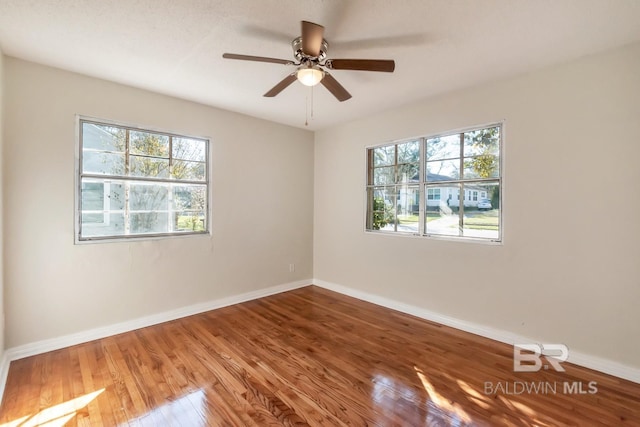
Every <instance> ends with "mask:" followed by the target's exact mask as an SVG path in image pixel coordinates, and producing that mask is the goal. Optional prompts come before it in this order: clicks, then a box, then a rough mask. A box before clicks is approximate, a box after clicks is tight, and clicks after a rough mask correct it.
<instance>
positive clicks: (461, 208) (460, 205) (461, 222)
mask: <svg viewBox="0 0 640 427" xmlns="http://www.w3.org/2000/svg"><path fill="white" fill-rule="evenodd" d="M459 168H460V180H461V181H463V180H464V132H463V133H461V134H460V166H459ZM460 193H461V195H462V200H461V201H460V202H459V203H458V236H463V235H464V233H463V231H462V230H463V229H464V200H465V190H464V181H463V182H461V183H460Z"/></svg>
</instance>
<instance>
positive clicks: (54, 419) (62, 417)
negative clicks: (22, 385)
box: [0, 388, 104, 427]
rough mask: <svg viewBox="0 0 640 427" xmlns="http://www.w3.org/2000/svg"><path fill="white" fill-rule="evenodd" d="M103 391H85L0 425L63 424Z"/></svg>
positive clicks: (32, 426)
mask: <svg viewBox="0 0 640 427" xmlns="http://www.w3.org/2000/svg"><path fill="white" fill-rule="evenodd" d="M103 391H104V388H102V389H100V390H97V391H94V392H92V393H87V394H85V395H82V396H79V397H76V398H75V399H71V400H67V401H66V402H63V403H60V404H58V405H54V406H51V407H49V408H46V409H43V410H41V411H40V412H38V413H37V414H35V415H34V416H30V415H27V416H26V417H22V418H19V419H17V420H13V421H10V422H8V423H5V424H0V427H35V426H46V427H57V426H63V425H65V424H66V423H67V422H68V421H69V420H70V419H71V418H73V417H74V416H75V415H76V412H77V411H78V410H80V409H82V408H84V407H85V406H87V405H88V404H89V403H91V401H92V400H93V399H95V398H96V397H98V395H100V393H102V392H103Z"/></svg>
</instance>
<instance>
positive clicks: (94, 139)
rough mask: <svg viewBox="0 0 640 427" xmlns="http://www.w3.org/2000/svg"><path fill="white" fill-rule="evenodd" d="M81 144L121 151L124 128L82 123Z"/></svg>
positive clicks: (99, 148)
mask: <svg viewBox="0 0 640 427" xmlns="http://www.w3.org/2000/svg"><path fill="white" fill-rule="evenodd" d="M82 146H83V147H84V148H91V149H94V150H100V151H121V152H123V151H124V149H125V130H124V129H121V128H118V127H115V126H107V125H97V124H94V123H83V124H82Z"/></svg>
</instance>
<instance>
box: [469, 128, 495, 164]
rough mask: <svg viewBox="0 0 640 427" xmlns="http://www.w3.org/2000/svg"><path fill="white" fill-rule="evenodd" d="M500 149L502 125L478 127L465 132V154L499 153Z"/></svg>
mask: <svg viewBox="0 0 640 427" xmlns="http://www.w3.org/2000/svg"><path fill="white" fill-rule="evenodd" d="M499 151H500V127H499V126H496V127H491V128H486V129H478V130H474V131H471V132H465V134H464V156H465V157H471V156H478V155H481V154H493V155H498V153H499Z"/></svg>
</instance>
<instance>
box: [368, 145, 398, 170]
mask: <svg viewBox="0 0 640 427" xmlns="http://www.w3.org/2000/svg"><path fill="white" fill-rule="evenodd" d="M395 159H396V147H395V145H389V146H386V147H379V148H375V149H374V150H373V165H374V166H385V165H392V164H394V163H395V161H396V160H395Z"/></svg>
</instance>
